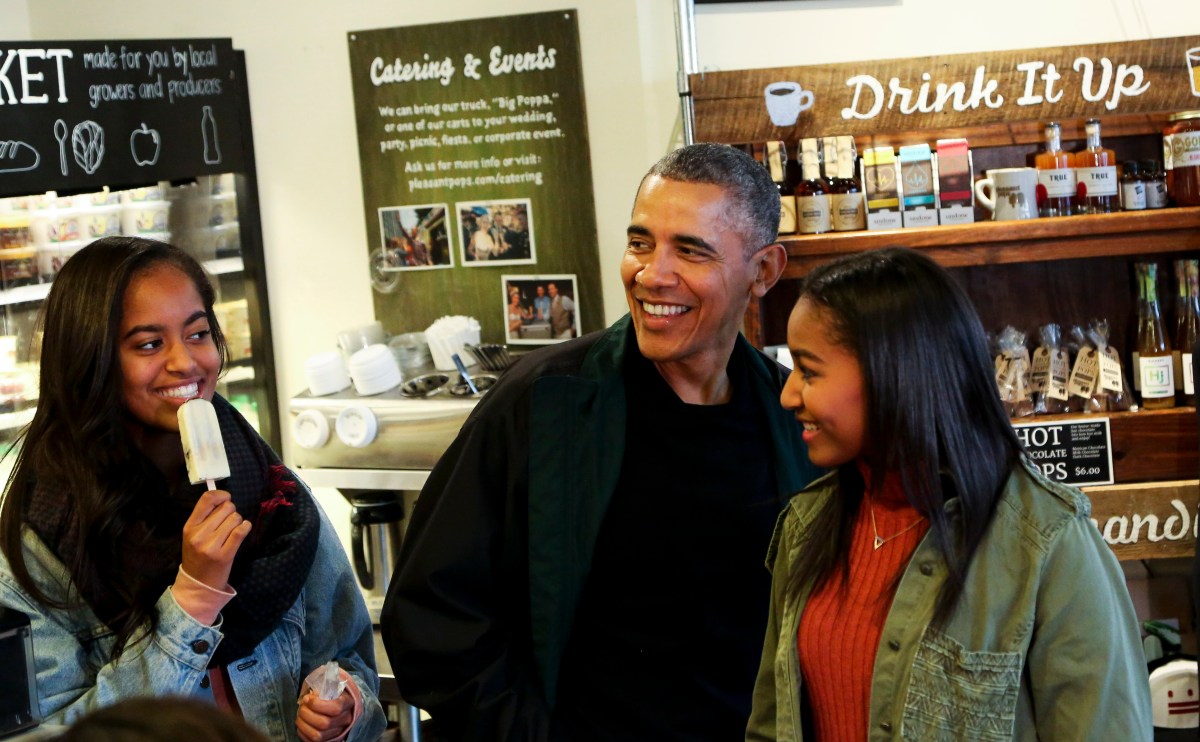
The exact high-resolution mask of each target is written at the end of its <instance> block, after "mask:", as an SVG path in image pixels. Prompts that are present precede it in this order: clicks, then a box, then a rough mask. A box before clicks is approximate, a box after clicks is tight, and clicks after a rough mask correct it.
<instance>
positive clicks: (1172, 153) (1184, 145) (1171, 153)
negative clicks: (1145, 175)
mask: <svg viewBox="0 0 1200 742" xmlns="http://www.w3.org/2000/svg"><path fill="white" fill-rule="evenodd" d="M1163 157H1164V158H1169V162H1168V164H1167V169H1168V170H1170V169H1173V168H1177V167H1195V166H1197V165H1200V132H1197V131H1186V132H1180V133H1178V134H1168V135H1167V136H1165V137H1163Z"/></svg>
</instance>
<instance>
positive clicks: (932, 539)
mask: <svg viewBox="0 0 1200 742" xmlns="http://www.w3.org/2000/svg"><path fill="white" fill-rule="evenodd" d="M788 346H789V348H790V351H791V355H792V358H793V361H794V369H793V371H792V374H791V376H790V377H789V379H788V382H787V384H786V386H785V387H784V390H783V393H782V395H781V402H782V404H783V406H784V407H785V408H787V409H789V410H792V411H793V412H794V413H795V415H796V418H797V419H798V420H799V421H800V422H801V423H802V424H803V425H804V429H805V432H804V439H805V442H806V443H807V444H808V451H809V457H810V458H811V460H812V462H813V463H814V464H816V465H818V466H823V467H828V468H830V469H832V470H833V471H832V472H830V473H829V474H828V475H826V476H825V477H824V478H822V479H820V480H818V481H817V482H815V483H813V484H812V485H810V486H809V487H808V488H807V489H806V490H805V491H804V492H802V493H801V494H799V495H797V496H796V497H795V498H793V500H792V502H791V503H790V505H789V507H788V508H787V510H785V512H784V513H783V515H782V516H781V519H780V523H779V526H778V527H777V529H776V534H775V538H774V540H773V543H772V547H771V552H770V555H769V558H768V565H769V566H771V567H772V571H773V581H772V598H771V600H772V604H771V612H770V619H769V624H768V627H767V637H766V644H765V647H764V651H763V658H762V664H761V667H760V671H759V675H758V681H757V684H756V686H755V691H754V707H753V711H752V713H751V718H750V723H749V726H748V730H747V735H746V738H747V740H781V741H782V740H818V742H837V741H840V740H868V739H869V740H891V739H907V740H922V742H927V741H930V740H946V741H947V742H949V741H951V740H954V741H957V740H977V741H989V740H1097V739H1106V740H1107V739H1113V740H1115V739H1120V740H1129V741H1135V740H1149V739H1150V738H1151V720H1150V718H1151V717H1150V697H1149V686H1148V681H1147V673H1146V666H1145V659H1144V657H1143V655H1142V651H1141V643H1140V638H1139V633H1138V628H1137V620H1136V617H1135V615H1134V611H1133V606H1132V604H1131V602H1130V599H1129V594H1128V592H1127V590H1126V588H1125V583H1124V579H1123V576H1122V573H1121V569H1120V567H1119V565H1118V563H1117V561H1116V559H1115V558H1114V557H1113V555H1112V553H1111V552H1110V551H1109V549H1108V547H1107V546H1106V545H1105V544H1104V542H1103V541H1102V539H1101V538H1100V535H1099V533H1098V532H1097V530H1096V528H1095V527H1094V526H1093V525H1092V523H1091V522H1090V520H1089V517H1088V516H1089V513H1090V508H1089V503H1088V500H1087V498H1086V496H1084V495H1083V493H1081V492H1079V491H1078V490H1077V489H1074V488H1072V487H1067V486H1064V485H1062V484H1058V483H1055V482H1052V481H1050V480H1048V479H1046V478H1045V477H1043V476H1042V474H1041V472H1040V470H1039V469H1038V468H1037V467H1036V466H1034V465H1033V464H1031V463H1030V462H1029V461H1028V460H1027V458H1026V457H1025V455H1024V454H1023V452H1022V449H1021V445H1020V443H1019V441H1018V440H1017V438H1016V436H1015V434H1014V432H1013V429H1012V426H1011V424H1010V422H1009V420H1008V417H1007V415H1006V414H1005V412H1004V410H1003V408H1002V406H1001V404H1000V401H999V396H998V394H997V390H996V386H995V382H994V379H993V370H992V362H991V359H990V358H989V356H988V350H987V342H986V340H985V336H984V333H983V328H982V326H981V324H980V321H979V318H978V316H977V315H976V313H975V311H974V309H973V307H972V306H971V303H970V301H969V300H968V299H967V297H966V295H965V294H964V293H963V291H962V290H961V289H960V288H959V287H958V286H957V285H956V284H955V282H954V280H953V279H952V278H951V277H950V276H949V274H948V273H947V272H946V271H944V270H943V269H942V268H940V267H938V266H937V265H936V264H935V263H934V262H933V261H932V260H930V259H928V258H926V257H924V256H922V255H920V254H918V253H916V252H913V251H911V250H906V249H902V248H888V249H884V250H878V251H874V252H870V253H864V254H860V255H855V256H851V257H848V258H844V259H841V260H839V261H836V262H833V263H830V264H828V265H825V266H823V267H821V268H819V269H817V270H816V271H814V272H813V273H811V274H810V275H809V276H808V278H807V279H806V281H805V283H804V285H803V287H802V289H801V292H800V298H799V300H798V301H797V303H796V306H795V309H794V310H793V312H792V316H791V318H790V321H789V323H788Z"/></svg>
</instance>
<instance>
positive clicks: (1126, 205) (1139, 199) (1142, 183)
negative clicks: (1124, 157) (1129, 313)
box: [1121, 160, 1146, 211]
mask: <svg viewBox="0 0 1200 742" xmlns="http://www.w3.org/2000/svg"><path fill="white" fill-rule="evenodd" d="M1122 169H1123V170H1124V171H1125V172H1124V173H1122V175H1121V208H1122V209H1124V210H1125V211H1145V210H1146V178H1145V176H1144V175H1142V171H1141V167H1140V166H1139V165H1138V162H1137V160H1128V161H1126V162H1125V163H1124V164H1123V165H1122Z"/></svg>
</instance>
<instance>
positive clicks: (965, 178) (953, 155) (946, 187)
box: [933, 139, 975, 224]
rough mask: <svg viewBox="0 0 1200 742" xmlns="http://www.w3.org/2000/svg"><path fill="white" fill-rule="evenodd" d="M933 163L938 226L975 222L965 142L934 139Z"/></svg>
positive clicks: (973, 200) (970, 166)
mask: <svg viewBox="0 0 1200 742" xmlns="http://www.w3.org/2000/svg"><path fill="white" fill-rule="evenodd" d="M933 161H934V166H935V170H936V171H937V204H938V215H939V216H940V218H941V222H942V224H971V223H972V222H974V221H975V191H974V188H973V187H972V181H973V180H974V173H973V172H972V163H971V149H970V147H968V146H967V140H966V139H939V140H937V153H936V154H935V155H934V159H933Z"/></svg>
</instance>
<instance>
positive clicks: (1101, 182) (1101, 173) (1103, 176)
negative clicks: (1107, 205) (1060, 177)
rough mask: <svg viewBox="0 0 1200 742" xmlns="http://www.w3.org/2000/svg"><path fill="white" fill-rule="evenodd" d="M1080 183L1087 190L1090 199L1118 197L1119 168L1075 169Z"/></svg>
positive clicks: (1108, 166)
mask: <svg viewBox="0 0 1200 742" xmlns="http://www.w3.org/2000/svg"><path fill="white" fill-rule="evenodd" d="M1075 175H1076V177H1078V178H1079V182H1080V183H1082V184H1083V185H1084V186H1085V187H1086V188H1087V195H1088V197H1092V196H1115V195H1117V186H1118V185H1119V183H1118V182H1117V168H1116V166H1115V165H1107V166H1105V167H1079V168H1075Z"/></svg>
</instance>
